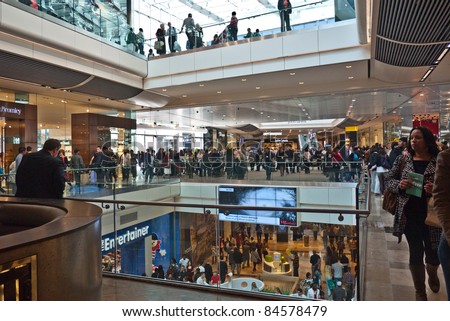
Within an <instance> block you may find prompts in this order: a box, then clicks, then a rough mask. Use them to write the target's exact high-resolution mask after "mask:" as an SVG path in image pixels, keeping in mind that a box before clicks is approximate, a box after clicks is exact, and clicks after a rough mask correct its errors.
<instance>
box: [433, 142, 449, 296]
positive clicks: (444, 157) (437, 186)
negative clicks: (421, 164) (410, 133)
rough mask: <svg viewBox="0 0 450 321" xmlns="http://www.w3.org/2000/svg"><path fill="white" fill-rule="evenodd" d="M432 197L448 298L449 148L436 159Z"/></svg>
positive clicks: (439, 252) (439, 253)
mask: <svg viewBox="0 0 450 321" xmlns="http://www.w3.org/2000/svg"><path fill="white" fill-rule="evenodd" d="M436 163H437V165H436V175H435V177H434V186H433V198H434V210H435V211H436V213H437V215H438V218H439V221H440V222H441V225H442V232H443V233H442V236H441V240H440V243H439V249H438V255H439V260H440V262H441V266H442V272H444V278H445V284H446V288H447V297H448V300H450V197H449V195H450V180H449V177H450V149H446V150H444V151H443V152H441V153H439V155H438V157H437V161H436Z"/></svg>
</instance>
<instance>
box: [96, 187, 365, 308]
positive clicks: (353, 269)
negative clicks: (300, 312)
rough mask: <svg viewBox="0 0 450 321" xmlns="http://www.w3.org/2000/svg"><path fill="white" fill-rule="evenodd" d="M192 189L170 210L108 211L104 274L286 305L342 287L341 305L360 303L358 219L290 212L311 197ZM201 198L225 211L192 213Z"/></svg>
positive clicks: (292, 190) (266, 190) (274, 190)
mask: <svg viewBox="0 0 450 321" xmlns="http://www.w3.org/2000/svg"><path fill="white" fill-rule="evenodd" d="M155 188H157V187H155ZM160 188H163V187H160ZM197 188H198V187H195V186H194V185H192V186H191V185H186V186H183V185H181V190H182V191H183V190H184V192H182V193H181V194H182V195H180V202H177V204H178V205H177V206H176V207H172V206H169V205H161V206H158V204H157V203H152V204H151V205H144V204H141V205H137V204H136V205H137V206H134V205H133V204H132V202H128V203H126V204H124V206H123V207H120V206H115V205H114V206H113V207H110V208H111V209H110V210H108V209H106V210H105V213H104V215H103V222H102V234H103V236H102V254H103V270H104V271H106V272H113V273H123V274H130V275H135V276H143V277H150V278H158V279H164V280H165V281H167V282H183V283H195V284H200V285H204V286H213V287H216V288H226V289H233V290H236V291H258V292H265V293H270V294H282V295H292V296H297V295H299V293H301V292H302V293H304V294H305V295H307V294H308V292H309V293H310V295H311V292H312V290H311V291H310V289H318V290H317V294H318V298H321V299H325V300H329V299H331V294H332V291H333V289H334V288H335V287H336V286H337V282H338V281H340V282H342V283H343V284H344V287H345V288H346V289H347V295H348V297H347V300H351V299H353V300H355V299H356V298H357V294H356V293H357V291H356V290H357V284H358V282H357V281H358V278H357V275H358V270H359V268H358V265H359V262H360V261H359V255H360V253H359V244H360V243H361V242H364V239H365V237H366V235H365V232H364V231H363V230H362V229H361V228H360V227H359V224H360V221H359V218H357V216H356V215H350V214H345V215H344V216H343V217H342V218H340V217H338V213H335V214H328V213H317V214H315V213H308V210H305V211H302V212H301V213H300V212H298V209H296V210H295V211H289V208H292V209H294V208H295V207H297V206H300V207H301V203H302V197H303V198H304V197H307V195H306V194H305V195H304V196H301V195H300V194H302V193H307V192H305V191H302V190H301V188H298V187H295V186H292V187H286V186H271V187H267V186H255V185H253V186H250V185H249V186H243V185H219V186H217V188H215V187H212V186H209V187H204V189H203V192H200V191H199V190H197ZM366 190H367V189H366ZM155 191H156V190H155ZM161 191H162V190H161ZM349 191H350V190H349ZM357 192H358V193H360V192H361V190H359V189H358V190H357ZM330 193H331V192H330ZM333 193H334V192H333ZM349 193H350V194H352V192H349ZM362 193H364V192H362ZM197 194H202V200H201V202H202V203H210V202H211V204H218V205H220V206H223V207H215V206H208V205H195V204H194V203H195V198H196V195H197ZM350 194H347V197H348V196H349V195H350ZM189 195H191V196H189ZM197 197H198V195H197ZM344 198H346V197H344ZM308 199H311V198H310V197H308ZM339 199H340V200H342V197H339ZM349 199H351V198H349ZM168 200H169V199H166V201H168ZM166 201H165V202H166ZM107 202H108V201H107V200H104V201H103V204H107ZM198 202H200V201H198ZM356 202H357V203H360V202H359V201H358V200H356ZM313 203H314V202H313ZM119 204H120V203H119ZM166 204H168V203H166ZM172 204H173V203H172ZM299 204H300V205H299ZM227 205H228V206H227ZM360 205H361V207H363V208H366V207H365V204H362V203H361V204H360ZM236 206H239V207H236ZM120 208H122V209H120ZM308 208H309V209H313V211H314V208H315V206H314V205H310V206H308ZM350 208H352V206H350V207H349V208H348V210H350ZM354 208H355V207H353V209H354ZM264 209H268V210H264ZM342 210H343V211H344V212H345V210H344V208H342ZM340 216H342V215H340ZM253 283H255V286H256V288H255V289H253V290H252V284H253ZM299 289H300V290H299Z"/></svg>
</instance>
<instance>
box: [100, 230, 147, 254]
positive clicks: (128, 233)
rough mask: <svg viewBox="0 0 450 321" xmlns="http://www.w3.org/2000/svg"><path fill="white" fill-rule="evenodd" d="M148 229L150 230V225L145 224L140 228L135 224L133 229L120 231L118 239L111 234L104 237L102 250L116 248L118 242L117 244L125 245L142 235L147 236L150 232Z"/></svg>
mask: <svg viewBox="0 0 450 321" xmlns="http://www.w3.org/2000/svg"><path fill="white" fill-rule="evenodd" d="M148 230H149V227H148V226H143V227H139V228H138V227H137V226H135V227H134V229H133V230H131V229H124V230H120V231H118V233H117V236H116V239H114V237H112V238H110V237H109V236H106V237H104V238H102V252H103V251H109V250H112V249H114V247H115V245H116V243H117V246H121V245H124V244H125V243H128V242H131V241H134V240H137V239H139V238H141V237H146V236H148V235H149V234H150V233H149V232H148Z"/></svg>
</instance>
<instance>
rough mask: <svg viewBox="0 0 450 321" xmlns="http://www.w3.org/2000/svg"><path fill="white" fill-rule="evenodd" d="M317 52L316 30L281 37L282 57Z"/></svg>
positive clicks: (295, 32) (296, 32)
mask: <svg viewBox="0 0 450 321" xmlns="http://www.w3.org/2000/svg"><path fill="white" fill-rule="evenodd" d="M318 51H319V34H318V31H317V28H315V29H312V30H310V29H308V30H307V31H306V30H305V31H294V32H292V33H290V32H289V33H287V35H286V36H285V37H283V56H285V57H286V56H298V55H303V54H310V53H316V52H318Z"/></svg>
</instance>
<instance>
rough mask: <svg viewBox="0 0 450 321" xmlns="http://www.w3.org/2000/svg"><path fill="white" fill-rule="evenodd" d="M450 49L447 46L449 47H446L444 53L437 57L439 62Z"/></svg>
mask: <svg viewBox="0 0 450 321" xmlns="http://www.w3.org/2000/svg"><path fill="white" fill-rule="evenodd" d="M448 50H449V48H448V46H447V48H445V49H444V51H442V53H441V54H440V55H439V57H438V59H437V61H438V63H439V62H441V60H442V59H443V58H444V57H445V55H446V54H447V52H448Z"/></svg>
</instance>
